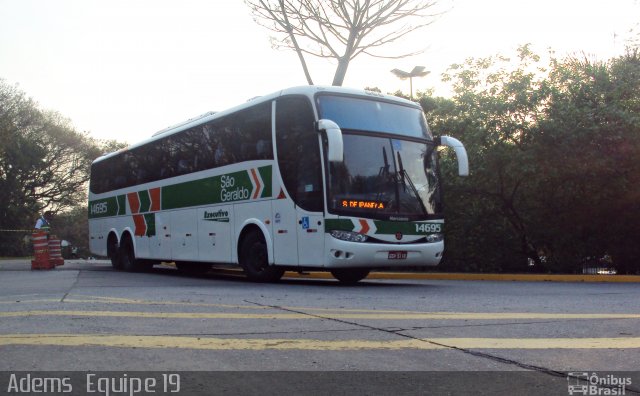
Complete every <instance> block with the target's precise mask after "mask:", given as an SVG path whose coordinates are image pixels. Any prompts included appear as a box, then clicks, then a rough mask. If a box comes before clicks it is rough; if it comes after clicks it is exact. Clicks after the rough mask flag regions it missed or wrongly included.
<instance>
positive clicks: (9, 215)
mask: <svg viewBox="0 0 640 396" xmlns="http://www.w3.org/2000/svg"><path fill="white" fill-rule="evenodd" d="M113 145H114V144H113V143H112V142H106V143H99V142H96V141H95V140H93V139H91V138H90V137H89V136H88V135H87V134H86V133H79V132H77V131H75V130H74V128H73V127H72V126H71V123H70V121H69V120H67V119H65V118H64V117H62V116H61V115H60V114H58V113H55V112H51V111H44V110H41V109H40V108H39V107H38V105H37V103H36V102H35V101H34V100H32V99H30V98H27V96H26V95H25V94H24V92H21V91H20V90H18V89H17V88H16V87H14V86H11V85H9V84H7V83H6V82H5V81H4V80H0V224H1V225H2V226H1V227H0V228H2V229H11V230H29V229H31V228H32V227H33V225H34V224H35V220H36V218H37V216H38V212H41V211H44V210H51V211H53V212H54V213H55V212H64V211H67V210H70V209H71V208H74V207H76V206H78V205H81V204H84V202H85V200H86V190H87V188H86V186H87V181H88V179H89V168H90V165H91V162H92V161H93V160H94V159H95V158H97V157H98V156H99V155H101V154H102V153H104V151H103V147H109V146H113ZM21 237H22V234H15V235H14V234H11V233H7V232H0V253H4V254H19V253H20V251H19V249H18V251H15V247H16V246H19V244H18V243H17V241H19V240H20V239H21Z"/></svg>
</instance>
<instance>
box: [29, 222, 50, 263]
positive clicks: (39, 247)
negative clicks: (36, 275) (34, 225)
mask: <svg viewBox="0 0 640 396" xmlns="http://www.w3.org/2000/svg"><path fill="white" fill-rule="evenodd" d="M52 268H55V266H54V265H52V264H51V263H50V262H49V241H48V240H47V233H46V232H44V231H36V232H34V233H33V260H31V269H32V270H40V269H52Z"/></svg>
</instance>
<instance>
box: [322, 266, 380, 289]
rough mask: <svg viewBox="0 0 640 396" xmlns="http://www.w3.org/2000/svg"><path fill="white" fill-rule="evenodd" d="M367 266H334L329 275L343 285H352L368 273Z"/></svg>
mask: <svg viewBox="0 0 640 396" xmlns="http://www.w3.org/2000/svg"><path fill="white" fill-rule="evenodd" d="M369 272H371V270H370V269H368V268H336V269H333V270H331V275H333V277H334V278H336V279H337V280H339V281H340V283H342V284H344V285H354V284H356V283H358V282H359V281H361V280H363V279H364V278H366V277H367V275H369Z"/></svg>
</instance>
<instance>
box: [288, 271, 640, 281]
mask: <svg viewBox="0 0 640 396" xmlns="http://www.w3.org/2000/svg"><path fill="white" fill-rule="evenodd" d="M285 276H286V277H291V278H316V279H331V278H332V276H331V274H330V273H327V272H309V273H303V274H299V273H297V272H289V271H288V272H286V273H285ZM367 279H405V280H460V281H465V280H466V281H499V282H588V283H594V282H605V283H640V275H553V274H462V273H410V272H372V273H371V274H369V276H368V277H367Z"/></svg>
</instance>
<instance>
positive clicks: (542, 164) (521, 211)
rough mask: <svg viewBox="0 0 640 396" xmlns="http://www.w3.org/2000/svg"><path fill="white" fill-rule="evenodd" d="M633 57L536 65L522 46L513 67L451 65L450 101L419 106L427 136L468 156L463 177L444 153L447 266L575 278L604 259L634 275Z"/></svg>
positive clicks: (637, 115)
mask: <svg viewBox="0 0 640 396" xmlns="http://www.w3.org/2000/svg"><path fill="white" fill-rule="evenodd" d="M639 58H640V57H639V56H638V52H637V51H636V52H630V53H628V54H627V55H625V56H623V57H620V58H617V59H613V60H611V61H610V62H607V63H603V62H596V61H592V60H590V59H588V58H585V59H578V58H575V57H574V58H567V59H563V60H558V59H553V58H552V59H551V60H550V61H549V64H545V65H541V61H540V57H539V56H537V55H535V54H533V53H532V52H531V51H530V50H529V48H528V46H523V47H521V48H520V49H519V51H518V54H517V61H515V63H513V62H512V61H511V60H510V59H509V58H505V57H493V58H486V59H469V60H467V61H466V62H465V64H463V65H453V66H452V67H451V68H450V70H449V72H448V73H447V74H446V75H445V76H444V79H445V81H449V82H451V84H452V86H453V89H454V92H455V94H454V96H453V98H452V99H443V98H430V97H426V96H423V97H421V98H420V99H419V100H420V103H421V104H422V105H423V108H424V109H425V111H426V112H427V114H428V117H429V118H430V122H431V126H432V128H433V129H434V130H435V131H438V133H439V134H450V135H452V136H455V137H457V138H459V139H460V140H461V141H463V142H464V143H465V146H466V147H467V150H468V152H469V161H470V165H471V176H470V177H469V178H468V179H464V180H463V179H460V178H458V177H456V176H455V168H456V167H455V159H454V158H452V157H451V156H450V155H451V154H450V153H448V152H443V153H442V164H443V167H442V168H443V169H442V172H443V174H444V175H445V176H446V179H445V183H446V185H445V187H446V188H445V194H446V197H445V198H446V203H447V207H446V214H447V219H448V225H447V230H448V233H449V235H448V243H447V245H448V248H447V256H446V266H448V267H449V268H451V269H460V270H476V271H528V270H531V269H534V270H539V271H558V272H578V271H580V270H581V268H582V265H583V263H584V262H585V260H586V259H587V258H588V257H603V256H604V255H605V254H609V255H611V256H612V257H613V260H614V263H615V265H616V266H617V268H618V270H619V272H638V270H640V248H639V247H638V243H637V242H636V241H635V239H636V238H637V235H640V206H639V204H638V203H639V202H640V187H639V186H640V183H639V182H640V180H639V178H640V169H639V168H640V161H637V158H639V155H640V112H639V110H640V86H639V85H640V78H639V77H640V59H639ZM528 262H533V263H535V265H534V266H533V267H531V266H529V265H528Z"/></svg>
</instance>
